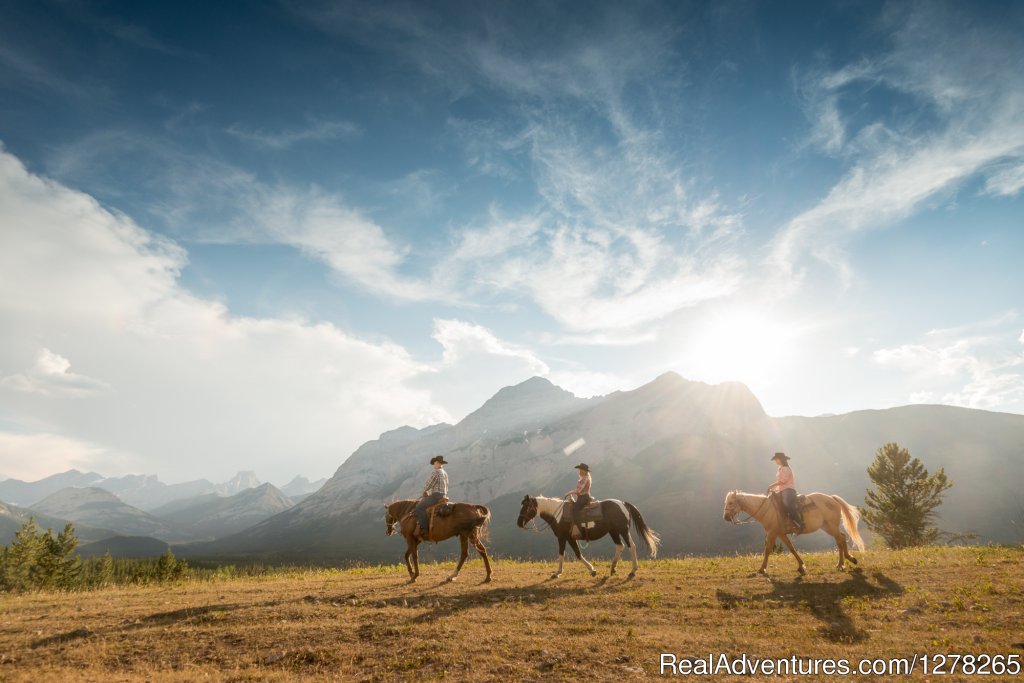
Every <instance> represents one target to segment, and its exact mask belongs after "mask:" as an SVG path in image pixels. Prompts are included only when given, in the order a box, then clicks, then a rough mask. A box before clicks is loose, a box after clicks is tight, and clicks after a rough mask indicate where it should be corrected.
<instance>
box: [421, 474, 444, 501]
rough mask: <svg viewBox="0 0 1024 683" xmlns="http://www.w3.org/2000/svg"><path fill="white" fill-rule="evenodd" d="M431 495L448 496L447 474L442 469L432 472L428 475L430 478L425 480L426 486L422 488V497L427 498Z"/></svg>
mask: <svg viewBox="0 0 1024 683" xmlns="http://www.w3.org/2000/svg"><path fill="white" fill-rule="evenodd" d="M431 493H440V494H441V495H442V496H447V495H448V473H447V472H445V471H444V470H443V469H438V470H434V471H433V472H431V473H430V478H429V479H427V484H426V486H424V487H423V495H424V496H429V495H430V494H431Z"/></svg>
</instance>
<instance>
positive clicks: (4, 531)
mask: <svg viewBox="0 0 1024 683" xmlns="http://www.w3.org/2000/svg"><path fill="white" fill-rule="evenodd" d="M29 517H31V518H33V519H35V521H36V524H38V525H39V527H40V529H43V530H46V529H52V530H53V532H54V533H55V534H56V533H59V532H60V531H62V530H63V529H64V525H66V524H67V523H68V521H69V520H67V519H66V518H61V517H51V516H50V515H47V514H43V513H40V512H36V511H34V510H29V509H27V508H22V507H18V506H17V505H8V504H6V503H0V545H10V544H11V543H12V542H14V534H15V533H16V532H17V531H18V530H19V529H21V527H22V526H23V525H24V524H25V522H27V521H28V519H29ZM75 535H76V536H77V537H78V539H79V540H80V541H82V542H86V543H87V542H89V541H98V540H100V539H103V538H108V537H110V536H113V535H114V532H113V531H111V530H110V529H100V528H96V527H92V526H89V525H88V524H75Z"/></svg>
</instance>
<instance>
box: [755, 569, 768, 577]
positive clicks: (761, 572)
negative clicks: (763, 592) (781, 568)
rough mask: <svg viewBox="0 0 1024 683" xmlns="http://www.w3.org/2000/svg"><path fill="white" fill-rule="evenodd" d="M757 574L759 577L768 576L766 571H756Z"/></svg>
mask: <svg viewBox="0 0 1024 683" xmlns="http://www.w3.org/2000/svg"><path fill="white" fill-rule="evenodd" d="M757 573H758V574H760V575H761V576H768V571H767V570H765V569H758V570H757Z"/></svg>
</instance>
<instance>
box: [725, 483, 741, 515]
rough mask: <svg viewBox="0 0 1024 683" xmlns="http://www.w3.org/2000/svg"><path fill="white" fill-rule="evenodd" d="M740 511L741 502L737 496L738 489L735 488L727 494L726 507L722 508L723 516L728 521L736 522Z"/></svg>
mask: <svg viewBox="0 0 1024 683" xmlns="http://www.w3.org/2000/svg"><path fill="white" fill-rule="evenodd" d="M739 512H740V503H739V500H738V499H737V496H736V489H733V490H732V491H729V493H727V494H725V509H724V510H722V518H723V519H725V521H727V522H734V521H735V520H736V515H738V514H739Z"/></svg>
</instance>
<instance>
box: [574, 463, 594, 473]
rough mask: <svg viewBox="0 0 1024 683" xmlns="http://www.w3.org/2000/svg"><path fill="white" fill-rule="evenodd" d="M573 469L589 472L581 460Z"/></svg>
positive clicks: (588, 468)
mask: <svg viewBox="0 0 1024 683" xmlns="http://www.w3.org/2000/svg"><path fill="white" fill-rule="evenodd" d="M575 469H578V470H583V471H584V472H589V471H590V467H589V466H588V465H587V463H585V462H581V463H580V464H579V465H576V468H575Z"/></svg>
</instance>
